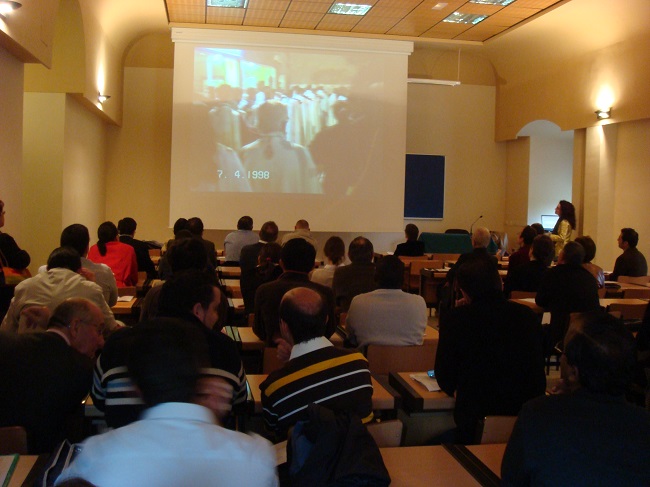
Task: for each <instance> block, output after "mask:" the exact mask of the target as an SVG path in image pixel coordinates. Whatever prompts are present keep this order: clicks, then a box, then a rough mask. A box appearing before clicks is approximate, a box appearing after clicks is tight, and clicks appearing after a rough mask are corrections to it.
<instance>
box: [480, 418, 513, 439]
mask: <svg viewBox="0 0 650 487" xmlns="http://www.w3.org/2000/svg"><path fill="white" fill-rule="evenodd" d="M516 421H517V416H486V417H485V418H483V421H481V423H480V426H479V429H481V425H482V429H481V431H480V434H478V435H477V436H478V438H477V439H478V441H479V443H480V444H481V445H486V444H490V443H508V440H509V439H510V435H511V434H512V429H513V428H514V427H515V422H516Z"/></svg>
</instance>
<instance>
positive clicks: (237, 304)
mask: <svg viewBox="0 0 650 487" xmlns="http://www.w3.org/2000/svg"><path fill="white" fill-rule="evenodd" d="M228 306H229V307H230V308H232V310H233V311H234V312H235V314H244V313H245V312H246V308H245V307H244V298H228Z"/></svg>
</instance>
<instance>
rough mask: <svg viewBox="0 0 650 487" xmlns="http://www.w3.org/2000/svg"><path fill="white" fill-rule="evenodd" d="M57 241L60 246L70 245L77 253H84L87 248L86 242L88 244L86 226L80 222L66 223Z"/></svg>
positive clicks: (88, 235) (88, 238) (88, 237)
mask: <svg viewBox="0 0 650 487" xmlns="http://www.w3.org/2000/svg"><path fill="white" fill-rule="evenodd" d="M59 242H60V245H61V247H72V248H73V249H75V250H76V251H77V252H78V253H79V255H84V254H85V253H86V250H88V244H90V234H89V233H88V228H86V226H85V225H82V224H81V223H73V224H72V225H68V226H67V227H65V228H64V229H63V231H62V232H61V239H60V240H59Z"/></svg>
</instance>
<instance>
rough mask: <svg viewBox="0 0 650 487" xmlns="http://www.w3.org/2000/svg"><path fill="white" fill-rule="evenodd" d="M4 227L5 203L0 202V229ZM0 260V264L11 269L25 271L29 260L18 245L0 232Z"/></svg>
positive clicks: (27, 255) (6, 234)
mask: <svg viewBox="0 0 650 487" xmlns="http://www.w3.org/2000/svg"><path fill="white" fill-rule="evenodd" d="M4 226H5V203H4V201H2V200H0V228H2V227H4ZM0 259H1V262H0V263H1V264H2V265H3V266H6V267H11V268H13V269H18V270H22V269H26V268H27V266H28V265H29V263H30V261H31V258H30V257H29V254H28V253H27V251H26V250H23V249H21V248H20V247H18V244H17V243H16V241H15V240H14V239H13V237H12V236H11V235H9V234H8V233H3V232H0Z"/></svg>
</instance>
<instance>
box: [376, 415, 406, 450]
mask: <svg viewBox="0 0 650 487" xmlns="http://www.w3.org/2000/svg"><path fill="white" fill-rule="evenodd" d="M367 427H368V433H370V436H372V437H373V438H374V440H375V443H377V446H378V447H379V448H388V447H395V446H401V445H402V431H403V430H404V424H403V423H402V422H401V421H400V420H399V419H391V420H390V421H381V422H377V423H370V424H368V425H367Z"/></svg>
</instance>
